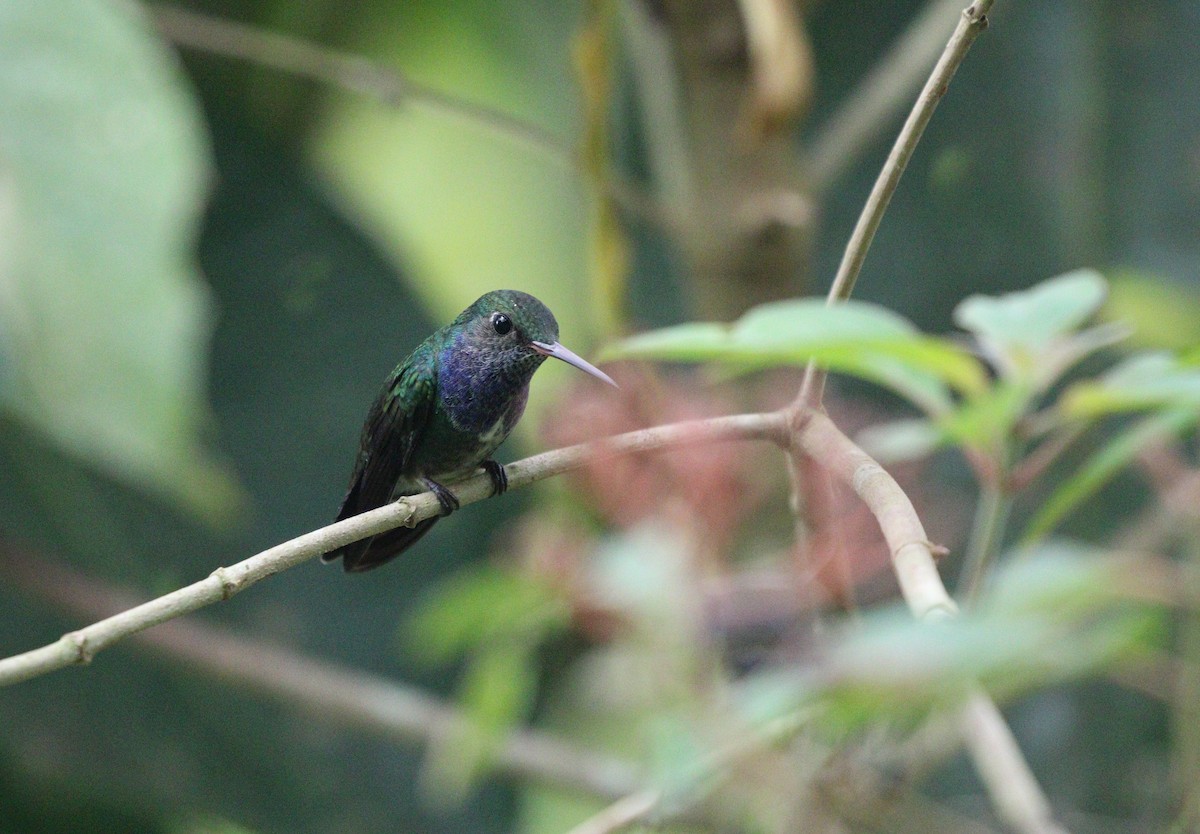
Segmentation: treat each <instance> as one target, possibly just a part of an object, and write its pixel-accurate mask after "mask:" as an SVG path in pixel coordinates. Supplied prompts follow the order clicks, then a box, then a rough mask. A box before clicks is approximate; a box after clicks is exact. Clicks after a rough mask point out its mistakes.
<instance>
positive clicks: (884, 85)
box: [806, 0, 962, 194]
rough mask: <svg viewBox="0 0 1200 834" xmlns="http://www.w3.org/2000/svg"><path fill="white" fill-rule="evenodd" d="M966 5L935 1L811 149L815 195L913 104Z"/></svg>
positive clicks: (809, 171)
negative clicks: (958, 12)
mask: <svg viewBox="0 0 1200 834" xmlns="http://www.w3.org/2000/svg"><path fill="white" fill-rule="evenodd" d="M961 7H962V0H931V2H929V3H928V4H927V5H926V6H925V7H924V8H923V9H921V11H920V12H919V13H918V14H917V16H916V17H914V18H913V20H912V22H911V23H909V24H908V28H907V29H905V30H904V32H902V33H901V34H900V37H898V38H897V39H896V42H895V43H894V44H893V45H892V47H891V48H890V49H889V50H888V51H887V53H886V54H885V55H884V56H883V57H882V58H880V59H879V60H878V61H876V62H875V65H874V66H873V67H872V68H871V71H870V72H868V73H867V74H866V75H864V76H863V77H862V79H860V80H859V82H858V84H857V85H856V86H855V88H854V91H853V92H852V93H850V95H849V96H847V97H846V99H845V100H844V101H843V102H841V104H839V105H838V109H837V111H836V112H835V113H834V114H833V115H832V116H830V117H829V119H828V120H827V121H826V122H825V123H824V124H823V125H821V127H820V129H818V130H817V131H816V134H815V135H814V137H813V139H812V141H811V142H810V143H809V148H810V150H809V152H808V159H807V170H806V173H807V174H808V181H809V186H810V188H811V189H812V191H813V193H814V194H821V193H823V192H824V191H826V190H827V189H828V188H829V187H830V186H831V185H833V183H834V181H835V180H837V178H838V177H839V176H841V174H842V172H844V171H845V170H846V169H847V168H848V167H850V165H851V164H852V163H853V162H854V160H856V159H857V158H858V157H859V156H860V155H861V154H862V153H863V151H864V150H865V149H866V146H867V145H868V144H869V143H870V142H871V141H872V140H873V139H874V138H875V137H876V136H877V135H878V134H879V133H880V131H882V130H883V129H884V128H885V127H886V126H887V124H888V123H889V122H890V121H891V120H892V119H893V118H895V117H896V116H898V115H899V114H900V113H901V112H902V110H903V108H904V107H905V106H906V105H908V103H909V101H911V96H912V95H913V93H915V92H916V91H917V90H918V89H919V86H920V84H921V80H922V79H923V78H925V77H926V75H927V73H928V72H929V65H930V63H931V62H932V61H934V60H935V59H936V58H937V55H938V52H939V51H940V50H941V49H942V48H943V47H944V45H945V43H946V38H947V36H949V34H950V32H951V31H952V29H953V27H952V26H951V21H952V20H953V19H954V17H953V15H954V13H955V12H957V11H959V9H961Z"/></svg>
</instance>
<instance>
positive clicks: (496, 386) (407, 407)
mask: <svg viewBox="0 0 1200 834" xmlns="http://www.w3.org/2000/svg"><path fill="white" fill-rule="evenodd" d="M548 356H553V357H554V358H555V359H561V360H562V361H564V362H566V363H567V364H569V365H574V366H575V367H576V368H579V369H580V370H583V371H585V372H587V373H589V374H591V375H592V376H594V377H596V378H598V379H602V380H604V381H605V382H607V383H608V384H609V385H613V386H615V385H616V383H615V382H613V381H612V379H610V378H609V377H608V375H607V374H605V373H604V372H603V371H601V370H599V369H598V368H596V367H594V366H593V365H591V364H589V363H588V362H586V361H585V360H583V359H581V358H580V357H578V356H576V355H575V354H574V353H572V352H571V351H569V350H567V349H566V348H565V347H563V346H562V345H560V344H559V343H558V322H557V321H556V320H555V318H554V314H553V313H551V312H550V310H549V309H547V307H546V305H545V304H543V303H542V302H541V301H539V300H537V299H536V298H534V297H533V296H532V295H529V294H528V293H523V292H518V291H517V290H495V291H493V292H489V293H487V294H486V295H484V296H482V297H481V298H479V300H478V301H476V302H475V303H474V304H472V305H471V306H470V307H468V308H467V309H465V310H463V311H462V313H460V314H459V316H458V318H456V319H455V320H454V321H452V322H451V323H450V324H449V325H447V326H446V327H443V328H442V329H441V330H438V331H437V332H436V333H434V334H433V335H431V336H430V337H429V338H427V339H426V340H425V341H423V342H422V343H421V344H420V345H418V346H417V348H416V350H414V351H413V352H412V353H410V354H409V355H408V358H407V359H405V360H404V361H403V362H401V363H400V364H399V366H397V368H396V369H395V370H394V371H392V374H391V376H389V377H388V379H387V382H386V383H385V384H384V386H383V390H382V391H381V392H380V393H379V396H378V397H377V398H376V400H375V403H374V405H372V406H371V411H370V413H369V414H368V415H367V422H366V424H365V425H364V426H363V431H362V441H361V445H360V448H359V451H358V459H357V460H356V461H355V464H354V474H353V475H352V476H351V477H350V488H349V490H348V491H347V492H346V498H345V500H343V501H342V508H341V511H340V512H339V513H338V517H337V520H338V521H341V520H343V519H346V518H350V517H351V516H355V515H358V514H359V513H364V512H366V511H367V510H373V509H375V508H376V507H381V506H383V505H384V504H386V503H388V502H389V501H392V500H395V499H397V498H399V497H401V496H404V495H415V494H417V493H420V492H426V491H431V492H433V493H434V495H436V496H437V499H438V503H440V504H441V506H442V515H449V514H450V513H451V512H453V511H454V510H456V509H458V506H459V504H458V499H457V498H455V497H454V494H453V493H452V492H451V491H450V490H449V489H447V488H446V487H445V486H444V485H443V482H444V481H453V480H456V479H459V478H462V477H465V476H467V475H469V474H471V473H472V472H473V471H474V470H475V469H476V468H478V467H483V469H484V471H486V472H487V473H488V475H489V476H491V479H492V484H493V485H494V486H495V492H496V494H497V495H499V494H500V493H502V492H504V490H505V489H506V488H507V486H508V477H507V475H505V472H504V467H503V466H501V465H500V464H499V463H497V462H496V461H494V460H492V459H491V457H492V453H493V452H495V451H496V448H497V447H498V446H499V445H500V444H501V443H503V442H504V439H505V438H506V437H508V434H509V432H511V431H512V429H513V426H515V425H516V424H517V420H519V419H520V418H521V413H522V412H523V411H524V410H525V402H526V400H527V399H528V398H529V380H530V379H531V378H532V377H533V373H534V371H536V370H537V369H538V367H540V366H541V364H542V362H544V361H545V360H546V357H548ZM437 520H438V517H437V516H434V517H433V518H427V519H425V520H424V521H419V522H417V524H416V525H414V526H413V527H398V528H396V529H394V530H389V531H387V532H385V533H380V534H379V535H377V536H374V537H372V538H368V539H363V540H361V541H357V542H352V543H350V544H347V545H344V546H342V547H340V548H338V549H337V550H334V551H332V552H330V553H327V554H325V556H324V557H323V559H322V560H323V561H325V562H332V561H334V560H335V559H339V558H340V559H341V560H342V566H343V567H344V568H345V569H346V570H347V571H364V570H370V569H371V568H376V567H379V566H380V565H382V564H383V563H384V562H387V561H388V560H389V559H392V558H394V557H396V556H398V555H399V554H400V553H402V552H404V551H405V550H406V549H408V548H409V547H411V546H412V545H413V544H415V543H416V542H417V540H418V539H420V538H421V537H422V536H423V535H425V534H426V533H427V532H429V528H431V527H432V526H433V525H434V523H435V522H436V521H437Z"/></svg>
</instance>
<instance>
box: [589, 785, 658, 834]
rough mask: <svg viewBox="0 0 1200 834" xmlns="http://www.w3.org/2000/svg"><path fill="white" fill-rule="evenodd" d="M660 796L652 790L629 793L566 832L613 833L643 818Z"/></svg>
mask: <svg viewBox="0 0 1200 834" xmlns="http://www.w3.org/2000/svg"><path fill="white" fill-rule="evenodd" d="M661 798H662V793H661V792H659V791H654V790H650V791H638V792H637V793H631V794H629V795H628V796H625V797H622V798H621V799H618V800H617V801H616V802H614V803H613V804H612V805H609V806H608V807H606V808H604V809H602V810H601V811H599V812H597V813H596V814H595V815H594V816H591V817H588V818H587V819H586V820H584V821H583V822H581V823H579V825H577V826H575V827H574V828H572V829H571V830H570V831H569V832H567V834H613V832H616V831H620V830H621V829H623V828H628V827H629V826H631V825H633V824H635V823H638V822H641V821H642V820H644V819H645V818H646V815H647V814H649V813H651V812H652V811H653V810H654V809H655V808H657V807H658V803H659V801H660V800H661Z"/></svg>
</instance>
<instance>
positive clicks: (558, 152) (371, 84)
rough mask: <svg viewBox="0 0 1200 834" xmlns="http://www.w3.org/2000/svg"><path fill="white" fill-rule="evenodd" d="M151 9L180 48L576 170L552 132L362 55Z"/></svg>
mask: <svg viewBox="0 0 1200 834" xmlns="http://www.w3.org/2000/svg"><path fill="white" fill-rule="evenodd" d="M148 8H149V12H150V15H151V17H152V18H153V19H154V23H155V24H156V25H157V26H158V29H159V31H160V32H162V33H163V35H164V36H165V37H167V38H168V39H170V40H171V41H172V42H174V43H176V44H178V45H179V46H183V47H187V48H189V49H195V50H201V51H204V52H210V53H213V54H215V55H223V56H225V57H228V58H236V59H238V60H241V61H248V62H251V63H254V64H258V65H259V66H264V67H269V68H271V69H274V70H278V71H279V72H285V73H289V74H291V75H297V76H300V77H302V78H308V79H311V80H313V81H319V82H321V83H323V84H330V85H333V86H335V87H340V88H342V89H344V90H349V91H351V92H355V93H359V94H360V95H365V96H369V97H370V98H373V99H376V100H377V101H380V102H382V103H383V104H387V105H390V106H393V107H395V106H399V105H404V104H416V105H420V106H422V107H425V108H428V109H429V110H433V111H436V112H438V113H441V114H443V115H446V116H451V117H454V118H457V119H462V120H465V121H468V122H471V123H472V124H474V125H478V126H479V127H481V128H483V129H485V130H489V131H491V132H492V133H495V134H498V135H500V136H504V137H505V138H507V139H511V140H513V141H515V142H519V143H520V144H522V145H525V146H527V147H530V148H532V149H534V150H536V151H538V152H539V153H540V154H542V155H543V156H544V157H545V158H547V159H551V160H553V161H554V162H555V163H556V164H558V165H560V166H562V167H564V168H574V167H575V164H576V163H575V157H574V153H573V151H572V149H571V145H570V143H568V142H564V141H562V140H561V139H559V138H558V137H556V136H555V135H554V134H552V133H550V132H549V131H546V130H543V129H541V128H539V127H537V126H536V125H532V124H530V123H528V122H525V121H522V120H521V119H518V118H515V117H513V116H510V115H509V114H507V113H505V112H503V111H501V110H496V109H495V108H492V107H487V106H485V105H481V104H476V103H474V102H471V101H467V100H465V99H462V98H459V97H457V96H453V95H450V94H449V93H446V92H443V91H442V90H438V89H436V88H434V87H430V86H429V85H427V84H422V83H420V82H418V81H414V80H413V79H411V78H409V77H408V76H407V75H405V74H404V73H401V72H399V71H398V70H395V69H392V68H390V67H385V66H382V65H380V64H378V63H376V62H373V61H369V60H367V59H366V58H363V57H361V56H359V55H349V54H346V53H343V52H338V51H337V50H334V49H329V48H327V47H324V46H320V45H318V44H315V43H312V42H310V41H306V40H303V39H301V38H295V37H291V36H289V35H284V34H282V33H279V32H273V31H270V30H268V29H262V28H259V27H257V26H252V25H250V24H246V23H239V22H238V21H235V20H228V19H226V18H221V17H213V16H211V15H206V14H202V13H200V12H195V11H191V10H188V9H183V8H180V7H177V6H168V5H157V4H155V5H151V6H149V7H148Z"/></svg>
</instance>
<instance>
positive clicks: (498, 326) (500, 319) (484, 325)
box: [454, 290, 616, 387]
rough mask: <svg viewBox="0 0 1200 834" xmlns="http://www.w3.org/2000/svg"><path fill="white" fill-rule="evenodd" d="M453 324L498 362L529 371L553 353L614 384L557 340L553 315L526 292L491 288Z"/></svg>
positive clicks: (556, 324)
mask: <svg viewBox="0 0 1200 834" xmlns="http://www.w3.org/2000/svg"><path fill="white" fill-rule="evenodd" d="M454 326H455V327H461V328H462V329H463V331H464V335H465V336H466V337H467V339H468V341H469V342H471V343H472V344H473V345H474V346H475V347H476V348H477V349H481V351H482V352H484V353H486V354H488V355H489V356H490V357H492V359H493V361H496V362H498V364H500V365H506V366H509V367H529V368H530V372H532V370H533V369H535V368H536V367H537V366H538V365H540V364H541V363H542V362H543V361H545V359H546V357H547V356H553V357H554V358H555V359H561V360H562V361H564V362H566V363H567V364H568V365H574V366H575V367H576V368H579V369H580V370H581V371H584V372H585V373H589V374H591V375H592V376H594V377H596V378H597V379H601V380H603V381H604V382H607V383H608V384H609V385H612V386H613V387H616V383H615V382H613V381H612V379H611V378H610V377H609V376H608V374H606V373H604V372H603V371H601V370H600V369H599V368H597V367H595V366H594V365H592V364H591V363H589V362H587V361H586V360H584V359H582V358H580V357H579V356H577V355H575V354H574V353H573V352H571V351H570V350H567V349H566V348H565V347H563V346H562V345H560V344H559V343H558V321H557V320H556V319H555V318H554V314H553V313H551V312H550V308H548V307H547V306H546V305H545V304H543V303H542V302H541V301H538V300H537V299H536V298H534V297H533V296H532V295H530V294H529V293H524V292H521V291H519V290H493V291H492V292H489V293H487V294H486V295H483V296H480V298H479V299H478V300H477V301H476V302H475V303H474V304H472V305H471V306H470V307H468V308H467V309H465V310H463V311H462V313H461V314H459V316H458V318H457V319H456V320H455V322H454Z"/></svg>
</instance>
